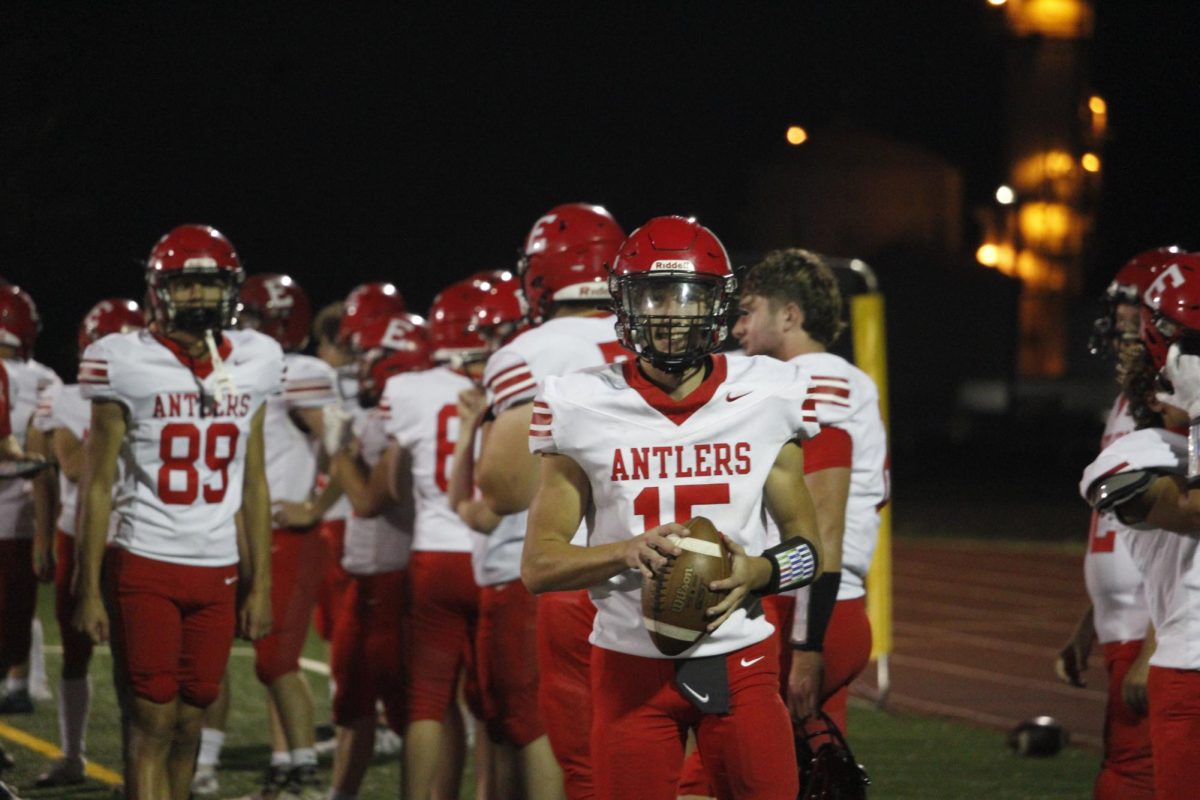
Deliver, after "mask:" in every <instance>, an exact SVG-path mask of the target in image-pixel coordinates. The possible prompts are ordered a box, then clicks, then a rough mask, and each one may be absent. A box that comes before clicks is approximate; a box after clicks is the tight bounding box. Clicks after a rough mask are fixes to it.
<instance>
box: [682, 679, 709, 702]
mask: <svg viewBox="0 0 1200 800" xmlns="http://www.w3.org/2000/svg"><path fill="white" fill-rule="evenodd" d="M679 685H680V686H682V687H683V688H685V689H687V690H688V691H689V692H691V693H692V694H693V695H695V697H696V699H697V700H699V701H700V702H701V703H707V702H708V695H706V694H700V693H699V692H697V691H696V690H695V689H693V688H692V687H690V686H688V685H687V684H686V683H681V684H679Z"/></svg>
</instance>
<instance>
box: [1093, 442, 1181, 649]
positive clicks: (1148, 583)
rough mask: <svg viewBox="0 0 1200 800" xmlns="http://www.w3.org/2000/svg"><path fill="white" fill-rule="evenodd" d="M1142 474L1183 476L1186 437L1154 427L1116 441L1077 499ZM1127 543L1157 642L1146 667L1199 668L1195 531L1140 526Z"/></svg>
mask: <svg viewBox="0 0 1200 800" xmlns="http://www.w3.org/2000/svg"><path fill="white" fill-rule="evenodd" d="M1144 469H1151V470H1158V471H1161V472H1170V473H1175V474H1178V475H1183V474H1184V473H1186V471H1187V437H1186V436H1181V435H1180V434H1177V433H1171V432H1170V431H1165V430H1162V429H1159V428H1155V429H1146V430H1140V431H1134V432H1133V433H1130V434H1128V435H1126V436H1124V437H1122V438H1120V439H1118V440H1116V441H1115V442H1113V443H1112V444H1111V445H1109V446H1108V447H1106V448H1105V449H1104V450H1103V452H1101V453H1100V455H1099V457H1097V459H1096V460H1095V461H1093V462H1092V463H1091V464H1089V465H1088V467H1087V469H1085V470H1084V473H1083V480H1082V481H1081V482H1080V485H1079V491H1080V494H1082V495H1083V496H1084V497H1085V498H1086V497H1087V494H1088V489H1089V488H1090V487H1091V486H1092V484H1093V483H1095V482H1096V481H1098V480H1100V479H1102V478H1105V477H1108V476H1111V475H1117V474H1120V473H1123V472H1133V471H1138V470H1144ZM1127 543H1128V545H1129V554H1130V556H1131V557H1132V558H1133V562H1134V564H1135V565H1136V566H1137V568H1138V570H1139V571H1140V572H1141V574H1142V575H1143V576H1144V579H1145V592H1146V605H1147V608H1148V609H1149V612H1150V621H1151V622H1153V623H1154V632H1155V637H1156V639H1157V641H1158V645H1157V647H1156V648H1155V650H1154V655H1152V656H1151V657H1150V663H1151V664H1153V665H1154V666H1157V667H1167V668H1170V669H1200V563H1198V562H1197V559H1196V549H1197V547H1198V546H1200V539H1198V538H1197V537H1196V536H1195V534H1194V532H1193V533H1190V534H1188V535H1180V534H1178V533H1171V532H1169V531H1163V530H1144V529H1142V528H1140V527H1139V528H1137V529H1136V530H1133V531H1131V532H1130V534H1129V537H1128V539H1127Z"/></svg>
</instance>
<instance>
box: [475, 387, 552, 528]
mask: <svg viewBox="0 0 1200 800" xmlns="http://www.w3.org/2000/svg"><path fill="white" fill-rule="evenodd" d="M532 417H533V404H532V403H525V404H523V405H520V406H517V407H515V408H510V409H508V410H507V411H505V412H503V413H502V414H501V415H500V416H499V417H498V418H497V419H496V420H495V421H494V422H493V423H492V424H491V425H490V426H489V430H488V435H487V437H486V438H485V439H484V443H483V451H482V452H481V453H480V454H479V464H478V465H477V466H476V468H475V482H476V484H477V485H478V486H479V492H480V494H482V495H483V502H484V503H486V504H487V507H488V508H490V509H491V510H492V512H493V513H495V514H500V515H502V516H503V515H505V514H518V513H520V512H522V511H524V510H525V509H527V508H529V506H530V503H531V502H532V501H533V495H534V492H535V491H536V490H537V488H538V463H537V458H536V457H535V456H534V455H533V454H532V453H530V452H529V421H530V419H532Z"/></svg>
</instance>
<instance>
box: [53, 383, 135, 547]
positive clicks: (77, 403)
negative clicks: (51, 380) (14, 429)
mask: <svg viewBox="0 0 1200 800" xmlns="http://www.w3.org/2000/svg"><path fill="white" fill-rule="evenodd" d="M91 422H92V404H91V403H89V402H88V401H87V400H84V399H83V395H82V394H81V392H80V389H79V384H75V383H73V384H70V385H68V386H52V387H48V388H47V389H46V390H45V391H43V392H42V397H41V399H40V400H39V401H38V410H37V415H36V416H35V418H34V425H36V426H37V429H38V430H40V431H42V432H44V433H47V434H49V433H52V432H53V431H56V430H60V429H61V430H65V431H70V433H71V435H72V436H74V437H75V438H76V439H77V440H78V441H79V442H80V444H82V443H83V441H84V439H86V438H87V432H88V427H89V426H90V425H91ZM118 468H119V467H118ZM58 499H59V504H60V506H61V511H60V512H59V514H58V529H59V530H60V531H62V532H63V533H65V534H68V535H69V536H74V535H75V514H76V511H77V509H78V501H79V484H77V483H75V481H72V480H69V479H68V478H67V476H66V475H64V474H63V473H62V472H59V474H58Z"/></svg>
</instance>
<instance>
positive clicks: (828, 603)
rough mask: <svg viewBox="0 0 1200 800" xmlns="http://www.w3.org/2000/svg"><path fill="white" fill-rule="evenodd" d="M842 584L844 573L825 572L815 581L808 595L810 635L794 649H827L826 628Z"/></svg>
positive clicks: (816, 650) (797, 643)
mask: <svg viewBox="0 0 1200 800" xmlns="http://www.w3.org/2000/svg"><path fill="white" fill-rule="evenodd" d="M841 585H842V573H841V571H840V570H839V571H838V572H823V573H821V577H819V578H817V579H816V580H815V581H813V584H812V588H811V589H810V590H809V595H808V635H807V636H805V637H804V641H803V642H796V643H793V644H792V649H794V650H804V651H807V652H810V653H820V652H821V651H822V650H824V649H825V630H826V629H827V628H828V627H829V618H830V617H832V616H833V607H834V606H835V605H837V596H838V588H839V587H840V586H841Z"/></svg>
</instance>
